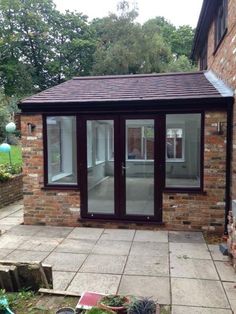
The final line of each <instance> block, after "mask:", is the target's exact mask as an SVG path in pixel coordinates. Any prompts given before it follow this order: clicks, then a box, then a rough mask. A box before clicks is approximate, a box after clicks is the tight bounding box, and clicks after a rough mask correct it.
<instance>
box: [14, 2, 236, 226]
mask: <svg viewBox="0 0 236 314" xmlns="http://www.w3.org/2000/svg"><path fill="white" fill-rule="evenodd" d="M210 2H211V3H212V2H213V1H205V2H204V5H203V9H202V13H201V17H200V21H199V26H198V31H197V35H196V38H195V47H194V56H196V57H197V58H198V57H199V56H200V55H201V58H203V56H204V53H205V51H206V50H204V49H205V48H204V47H205V46H204V45H203V46H201V45H202V43H204V41H202V39H201V36H200V35H201V34H203V29H204V30H205V29H207V28H206V25H205V24H204V23H206V21H205V22H204V23H203V20H204V18H205V16H210V15H209V12H208V11H207V14H208V15H205V14H206V12H205V10H206V7H207V3H208V5H209V4H210ZM233 2H235V1H233ZM214 3H216V2H215V1H214ZM210 7H211V6H210ZM214 12H215V11H214ZM214 14H215V13H214ZM213 16H214V15H213ZM202 23H203V25H204V26H201V25H202ZM210 24H211V23H210V22H209V27H210ZM202 27H203V28H202ZM224 36H227V34H226V35H224ZM225 38H226V37H225ZM231 40H232V39H231ZM218 45H219V46H218V51H220V50H219V49H220V44H219V43H218ZM203 48H204V49H203ZM203 51H204V53H203ZM208 54H209V55H210V50H209V49H208ZM208 54H206V53H205V55H208ZM201 66H202V67H204V68H205V67H206V65H205V64H204V62H203V60H201ZM211 68H212V70H215V69H214V68H213V67H211ZM215 72H216V71H215ZM233 101H234V99H233V93H232V90H230V89H229V88H228V87H227V85H226V84H224V83H223V82H222V81H221V80H220V79H218V78H217V77H216V76H215V75H214V73H213V72H212V71H201V72H196V73H177V74H162V75H128V76H104V77H84V78H74V79H72V80H70V81H67V82H65V83H63V84H60V85H58V86H56V87H53V88H51V89H49V90H46V91H44V92H41V93H39V94H36V95H34V96H31V97H29V98H27V99H25V100H23V101H22V102H21V103H20V105H19V106H20V108H21V109H22V144H23V155H24V156H23V157H24V175H25V176H24V221H25V223H26V224H48V225H65V226H76V225H77V226H79V225H81V224H86V225H104V224H105V225H108V224H109V226H111V225H114V226H117V225H121V226H125V227H134V224H139V225H140V224H142V225H144V226H145V227H147V228H149V227H150V228H153V227H155V226H159V225H162V226H164V227H166V228H169V229H177V230H210V231H218V232H223V230H224V229H225V226H226V224H225V223H226V219H225V217H226V216H227V212H228V210H229V206H230V201H231V199H230V171H231V168H230V165H231V127H232V123H231V117H232V105H233Z"/></svg>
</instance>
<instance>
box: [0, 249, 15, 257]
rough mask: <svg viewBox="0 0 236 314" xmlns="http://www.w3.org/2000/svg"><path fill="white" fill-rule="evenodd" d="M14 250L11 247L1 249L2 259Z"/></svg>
mask: <svg viewBox="0 0 236 314" xmlns="http://www.w3.org/2000/svg"><path fill="white" fill-rule="evenodd" d="M12 251H13V249H12V250H9V249H0V259H3V258H4V257H6V256H7V255H8V254H10V253H11V252H12Z"/></svg>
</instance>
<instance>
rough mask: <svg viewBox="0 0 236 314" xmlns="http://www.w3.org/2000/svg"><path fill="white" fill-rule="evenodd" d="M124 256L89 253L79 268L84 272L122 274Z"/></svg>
mask: <svg viewBox="0 0 236 314" xmlns="http://www.w3.org/2000/svg"><path fill="white" fill-rule="evenodd" d="M126 259H127V257H126V256H113V255H92V254H91V255H89V256H88V258H87V259H86V261H85V263H84V264H83V266H82V267H81V269H80V272H84V273H99V274H122V272H123V270H124V266H125V262H126Z"/></svg>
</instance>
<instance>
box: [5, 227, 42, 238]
mask: <svg viewBox="0 0 236 314" xmlns="http://www.w3.org/2000/svg"><path fill="white" fill-rule="evenodd" d="M41 229H42V227H41V226H29V225H18V226H14V227H12V229H11V231H10V232H9V234H13V235H17V236H34V235H35V234H36V233H37V232H38V231H40V230H41Z"/></svg>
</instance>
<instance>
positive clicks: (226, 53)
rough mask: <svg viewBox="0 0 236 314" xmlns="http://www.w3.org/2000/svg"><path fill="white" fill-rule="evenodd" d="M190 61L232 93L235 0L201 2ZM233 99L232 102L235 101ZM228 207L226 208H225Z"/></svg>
mask: <svg viewBox="0 0 236 314" xmlns="http://www.w3.org/2000/svg"><path fill="white" fill-rule="evenodd" d="M192 58H193V59H194V60H197V61H198V64H199V70H209V69H210V70H212V71H213V72H214V73H215V74H216V75H217V77H219V78H220V79H222V80H223V81H224V82H225V83H226V84H227V85H228V86H229V87H231V89H232V90H233V91H234V95H235V93H236V0H217V1H211V0H204V1H203V6H202V10H201V14H200V18H199V21H198V26H197V30H196V34H195V39H194V45H193V51H192ZM235 99H236V98H235ZM232 126H233V137H232V138H233V140H232V159H231V163H232V168H231V196H230V197H231V199H232V200H235V199H236V107H235V105H234V110H233V115H232ZM229 207H230V206H229Z"/></svg>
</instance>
